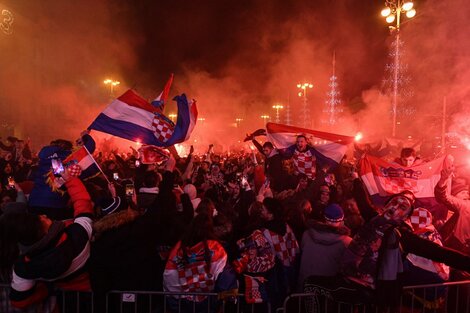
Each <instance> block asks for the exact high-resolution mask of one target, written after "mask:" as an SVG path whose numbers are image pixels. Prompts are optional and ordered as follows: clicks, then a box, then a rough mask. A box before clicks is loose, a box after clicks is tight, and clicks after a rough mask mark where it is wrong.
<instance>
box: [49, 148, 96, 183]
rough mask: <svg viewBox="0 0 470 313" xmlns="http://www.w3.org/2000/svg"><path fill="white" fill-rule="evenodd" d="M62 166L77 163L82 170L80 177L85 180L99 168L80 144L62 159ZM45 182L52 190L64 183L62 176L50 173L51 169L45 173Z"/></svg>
mask: <svg viewBox="0 0 470 313" xmlns="http://www.w3.org/2000/svg"><path fill="white" fill-rule="evenodd" d="M62 164H63V165H64V167H69V166H70V165H73V164H77V165H78V166H80V169H81V170H82V172H81V174H80V179H82V180H86V179H88V178H91V177H94V176H96V175H97V174H99V172H100V169H99V168H98V166H97V165H96V162H95V159H94V158H93V156H92V155H91V154H90V153H89V152H88V150H87V148H86V147H85V146H81V147H80V148H79V149H77V150H75V151H74V152H72V153H71V154H70V155H69V156H68V157H67V158H65V159H64V160H63V161H62ZM47 182H48V184H49V185H50V186H51V188H52V190H54V191H57V190H58V189H59V188H60V187H62V186H63V184H64V183H65V181H64V179H63V178H62V177H56V176H54V174H53V173H52V170H51V171H49V172H48V173H47Z"/></svg>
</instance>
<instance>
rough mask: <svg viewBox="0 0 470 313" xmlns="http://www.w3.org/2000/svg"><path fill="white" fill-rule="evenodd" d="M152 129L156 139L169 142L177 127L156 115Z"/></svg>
mask: <svg viewBox="0 0 470 313" xmlns="http://www.w3.org/2000/svg"><path fill="white" fill-rule="evenodd" d="M152 129H153V131H154V134H155V137H156V138H157V139H158V140H159V141H161V142H167V141H168V140H169V139H170V138H171V136H172V135H173V131H174V130H175V126H174V125H172V124H171V123H169V122H168V121H166V120H165V119H163V118H162V117H160V116H158V115H155V117H154V119H153V124H152Z"/></svg>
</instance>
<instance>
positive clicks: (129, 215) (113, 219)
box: [93, 209, 142, 238]
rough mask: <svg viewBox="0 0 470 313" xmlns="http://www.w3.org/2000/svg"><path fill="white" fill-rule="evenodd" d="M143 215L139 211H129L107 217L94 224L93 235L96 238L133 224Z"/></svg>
mask: <svg viewBox="0 0 470 313" xmlns="http://www.w3.org/2000/svg"><path fill="white" fill-rule="evenodd" d="M141 214H142V213H140V212H139V211H136V210H132V209H127V210H124V211H118V212H115V213H111V214H109V215H106V216H105V217H103V218H101V219H99V220H98V221H96V222H95V223H94V224H93V234H94V236H95V238H96V237H98V236H100V235H101V234H102V233H104V232H106V231H108V230H111V229H115V228H118V227H120V226H123V225H126V224H129V223H131V222H133V221H134V220H135V219H136V218H137V217H139V216H140V215H141Z"/></svg>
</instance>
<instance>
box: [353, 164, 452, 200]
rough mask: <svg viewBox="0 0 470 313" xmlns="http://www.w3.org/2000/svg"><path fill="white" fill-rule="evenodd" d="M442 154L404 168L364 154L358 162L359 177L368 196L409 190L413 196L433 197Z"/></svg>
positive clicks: (438, 176)
mask: <svg viewBox="0 0 470 313" xmlns="http://www.w3.org/2000/svg"><path fill="white" fill-rule="evenodd" d="M443 161H444V157H442V158H438V159H435V160H432V161H429V162H426V163H421V164H419V165H415V166H411V167H404V166H401V165H399V164H397V163H390V162H387V161H384V160H382V159H379V158H376V157H373V156H370V155H366V156H364V157H363V158H362V159H361V160H360V161H359V176H360V177H361V179H362V181H363V182H364V184H365V186H366V187H367V190H368V192H369V194H370V195H376V194H378V195H380V196H389V195H392V194H396V193H399V192H402V191H404V190H410V191H412V192H413V193H414V195H415V197H416V198H429V197H434V187H435V186H436V184H437V182H438V181H439V179H440V173H441V170H442V166H443Z"/></svg>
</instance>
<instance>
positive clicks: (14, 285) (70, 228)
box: [0, 169, 93, 308]
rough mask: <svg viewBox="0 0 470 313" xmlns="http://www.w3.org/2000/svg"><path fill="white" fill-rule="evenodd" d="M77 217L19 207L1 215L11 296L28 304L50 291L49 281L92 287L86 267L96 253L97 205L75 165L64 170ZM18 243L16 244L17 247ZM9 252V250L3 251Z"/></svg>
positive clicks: (78, 287)
mask: <svg viewBox="0 0 470 313" xmlns="http://www.w3.org/2000/svg"><path fill="white" fill-rule="evenodd" d="M62 178H63V179H64V180H65V186H66V188H67V191H68V193H69V194H70V199H71V201H72V204H73V210H74V219H73V220H70V221H67V222H66V221H53V220H51V219H49V218H48V217H46V216H45V215H36V214H32V213H28V212H25V211H24V210H18V209H16V210H14V211H12V212H9V213H6V214H4V215H3V216H2V217H1V218H0V232H1V233H3V234H5V237H4V238H2V241H1V245H2V247H1V249H0V250H1V251H2V257H1V258H0V267H1V269H2V272H3V273H5V272H8V271H10V273H11V269H12V268H13V273H12V275H11V292H10V300H11V302H12V305H13V306H15V307H18V308H26V307H28V306H29V305H31V304H33V303H37V302H40V301H42V300H43V299H45V298H46V297H47V296H48V293H49V288H48V287H47V285H48V283H50V282H55V284H56V286H58V287H59V288H61V289H65V290H75V291H89V290H90V284H89V279H88V273H87V271H86V269H87V267H86V264H87V261H88V258H89V256H90V238H91V234H92V224H93V222H92V218H93V207H92V202H91V199H90V196H89V194H88V193H87V191H86V189H85V186H84V185H83V183H82V182H81V181H80V179H78V178H77V177H74V176H71V175H70V173H69V169H67V170H66V171H65V172H64V173H63V174H62ZM15 247H16V249H15ZM5 251H9V252H10V254H9V255H3V254H4V253H5Z"/></svg>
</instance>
